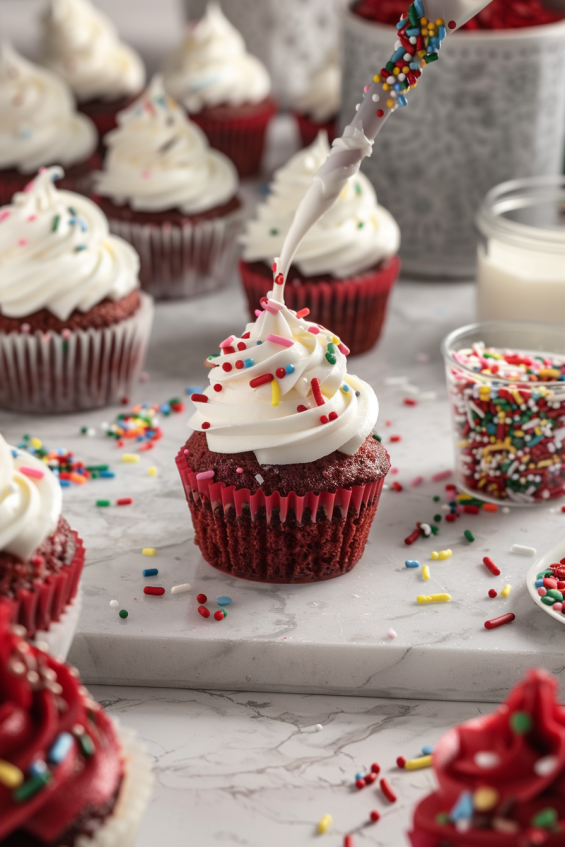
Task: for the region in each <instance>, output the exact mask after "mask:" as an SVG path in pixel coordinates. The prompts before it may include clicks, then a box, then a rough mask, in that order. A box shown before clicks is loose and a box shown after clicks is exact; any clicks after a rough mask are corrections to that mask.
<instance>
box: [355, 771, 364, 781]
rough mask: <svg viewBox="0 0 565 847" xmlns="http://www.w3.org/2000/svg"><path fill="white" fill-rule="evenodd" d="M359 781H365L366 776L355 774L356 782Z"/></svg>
mask: <svg viewBox="0 0 565 847" xmlns="http://www.w3.org/2000/svg"><path fill="white" fill-rule="evenodd" d="M358 779H365V774H362V773H356V774H355V782H357V780H358Z"/></svg>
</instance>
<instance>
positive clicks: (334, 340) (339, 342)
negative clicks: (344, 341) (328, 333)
mask: <svg viewBox="0 0 565 847" xmlns="http://www.w3.org/2000/svg"><path fill="white" fill-rule="evenodd" d="M332 341H333V343H334V344H341V339H340V338H338V337H337V335H333V336H332Z"/></svg>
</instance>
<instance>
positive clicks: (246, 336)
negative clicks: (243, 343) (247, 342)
mask: <svg viewBox="0 0 565 847" xmlns="http://www.w3.org/2000/svg"><path fill="white" fill-rule="evenodd" d="M250 335H251V331H250V332H244V333H243V335H242V336H241V337H242V338H249V336H250Z"/></svg>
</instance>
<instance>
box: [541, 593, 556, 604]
mask: <svg viewBox="0 0 565 847" xmlns="http://www.w3.org/2000/svg"><path fill="white" fill-rule="evenodd" d="M540 600H541V602H542V603H543V604H544V606H553V604H554V603H557V600H555V599H554V598H553V597H550V596H549V594H546V595H545V596H544V597H540Z"/></svg>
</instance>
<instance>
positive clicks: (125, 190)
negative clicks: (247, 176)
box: [95, 76, 238, 214]
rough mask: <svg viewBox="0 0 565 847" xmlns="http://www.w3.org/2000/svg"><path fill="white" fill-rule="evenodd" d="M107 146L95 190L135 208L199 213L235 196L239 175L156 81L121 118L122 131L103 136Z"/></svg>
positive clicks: (120, 115)
mask: <svg viewBox="0 0 565 847" xmlns="http://www.w3.org/2000/svg"><path fill="white" fill-rule="evenodd" d="M105 143H106V145H107V147H108V148H109V150H108V154H107V156H106V160H105V162H104V171H103V172H102V173H99V174H97V175H96V178H95V179H96V190H97V192H98V193H99V194H102V195H105V196H109V197H111V198H112V200H113V201H114V202H115V203H117V204H119V205H121V204H123V203H129V205H130V206H131V207H132V209H137V210H139V211H146V212H153V211H156V212H161V211H164V210H167V209H180V210H181V211H182V212H184V213H186V214H196V213H198V212H203V211H206V210H207V209H212V208H215V207H216V206H220V205H222V204H223V203H226V202H227V201H228V200H231V199H232V197H234V196H235V194H236V192H237V187H238V176H237V171H236V169H235V167H234V165H233V164H232V162H231V161H230V160H229V159H228V158H227V157H226V156H224V155H223V153H220V152H218V151H217V150H212V149H211V148H210V145H209V144H208V140H207V138H206V136H205V135H204V133H203V132H202V130H201V129H200V127H198V126H196V124H194V123H193V122H192V121H189V120H188V118H187V117H186V114H185V112H184V110H183V109H181V108H180V106H178V105H177V103H175V101H174V100H173V99H172V98H171V97H169V96H168V95H167V94H166V93H165V91H164V88H163V82H162V78H161V77H159V76H157V77H155V78H154V79H153V80H152V82H151V84H150V85H149V87H148V88H147V90H146V91H145V92H144V93H143V94H142V95H141V97H140V98H139V100H137V101H136V102H135V103H134V104H133V105H132V106H130V107H129V108H128V109H126V110H124V111H123V112H120V113H119V115H118V128H117V129H115V130H113V131H112V132H110V133H109V134H108V135H106V137H105Z"/></svg>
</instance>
